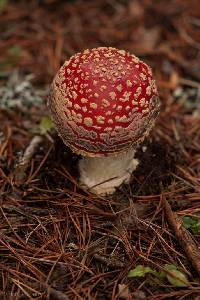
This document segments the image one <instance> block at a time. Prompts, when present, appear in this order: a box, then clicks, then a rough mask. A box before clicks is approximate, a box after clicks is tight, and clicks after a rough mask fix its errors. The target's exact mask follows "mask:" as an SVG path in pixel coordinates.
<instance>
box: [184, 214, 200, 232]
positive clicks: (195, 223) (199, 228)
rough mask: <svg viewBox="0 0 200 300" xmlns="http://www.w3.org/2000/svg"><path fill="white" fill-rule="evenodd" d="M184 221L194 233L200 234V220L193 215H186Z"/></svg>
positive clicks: (185, 225)
mask: <svg viewBox="0 0 200 300" xmlns="http://www.w3.org/2000/svg"><path fill="white" fill-rule="evenodd" d="M182 221H183V226H184V227H185V228H186V229H190V230H191V231H192V233H193V234H200V220H198V219H196V218H193V217H189V216H184V217H183V218H182Z"/></svg>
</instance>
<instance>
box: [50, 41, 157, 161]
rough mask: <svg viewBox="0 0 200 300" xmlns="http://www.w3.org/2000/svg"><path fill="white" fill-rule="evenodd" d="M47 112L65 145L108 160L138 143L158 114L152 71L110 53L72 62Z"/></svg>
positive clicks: (82, 55)
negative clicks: (108, 156) (50, 113)
mask: <svg viewBox="0 0 200 300" xmlns="http://www.w3.org/2000/svg"><path fill="white" fill-rule="evenodd" d="M49 106H50V108H51V111H52V116H53V119H54V121H55V123H56V125H57V129H58V131H59V133H60V135H61V137H62V139H63V141H64V143H65V144H66V145H68V146H69V147H70V148H72V150H74V151H75V152H76V153H80V154H82V155H87V156H105V155H111V154H115V153H118V152H122V151H125V150H126V149H127V148H129V147H130V146H135V145H136V144H138V143H140V142H141V141H142V140H143V139H144V137H145V136H146V135H147V133H148V132H149V131H150V129H151V128H152V126H153V124H154V121H155V119H156V116H157V114H158V112H159V106H160V104H159V100H158V93H157V89H156V86H155V81H154V80H153V79H152V72H151V69H150V68H149V67H148V66H147V65H146V64H145V63H144V62H142V61H141V60H139V59H138V58H137V57H136V56H134V55H132V54H130V53H128V52H126V51H124V50H118V49H115V48H110V47H108V48H107V47H100V48H95V49H89V50H85V51H84V52H82V53H78V54H76V55H74V56H72V57H71V58H70V59H69V60H68V61H66V62H65V63H64V65H63V66H62V67H61V68H60V70H59V71H58V73H57V75H56V76H55V78H54V81H53V84H52V87H51V92H50V97H49Z"/></svg>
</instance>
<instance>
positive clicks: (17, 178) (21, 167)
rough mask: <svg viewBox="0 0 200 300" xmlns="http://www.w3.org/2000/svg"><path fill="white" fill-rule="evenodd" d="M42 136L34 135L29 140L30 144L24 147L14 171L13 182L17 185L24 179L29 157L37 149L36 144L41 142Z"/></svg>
mask: <svg viewBox="0 0 200 300" xmlns="http://www.w3.org/2000/svg"><path fill="white" fill-rule="evenodd" d="M42 140H43V138H42V136H39V135H36V136H34V137H33V138H32V140H31V141H30V144H29V145H28V147H27V148H26V150H25V152H24V155H23V157H22V158H21V160H20V162H19V164H18V165H17V167H16V168H15V171H14V183H15V184H16V185H17V186H19V185H21V184H23V183H24V182H25V181H26V171H27V169H28V167H29V164H30V161H31V158H32V157H33V155H34V154H35V152H36V151H37V149H38V146H39V145H40V144H41V142H42Z"/></svg>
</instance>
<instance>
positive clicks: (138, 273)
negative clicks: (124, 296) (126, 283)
mask: <svg viewBox="0 0 200 300" xmlns="http://www.w3.org/2000/svg"><path fill="white" fill-rule="evenodd" d="M155 273H156V271H155V270H153V269H151V268H150V267H144V266H142V265H138V266H137V267H135V269H133V270H131V271H130V272H129V273H128V278H132V277H144V276H145V275H146V274H154V275H156V274H155Z"/></svg>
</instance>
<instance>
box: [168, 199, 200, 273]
mask: <svg viewBox="0 0 200 300" xmlns="http://www.w3.org/2000/svg"><path fill="white" fill-rule="evenodd" d="M163 202H164V207H165V212H166V217H167V220H168V223H169V225H170V226H171V228H172V229H173V230H174V233H175V235H176V238H177V240H178V242H179V243H180V245H181V246H182V247H183V249H184V251H185V253H186V255H187V257H188V259H189V260H190V262H191V263H192V265H193V267H194V269H195V270H196V271H197V273H198V274H199V275H200V251H199V249H198V247H197V245H196V244H195V242H194V240H193V238H192V236H191V234H190V233H189V231H188V230H187V229H185V228H184V227H183V223H182V221H181V220H180V219H179V218H178V216H177V214H176V213H174V212H173V211H172V209H171V206H170V204H169V202H168V201H167V200H166V199H165V198H164V197H163Z"/></svg>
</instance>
